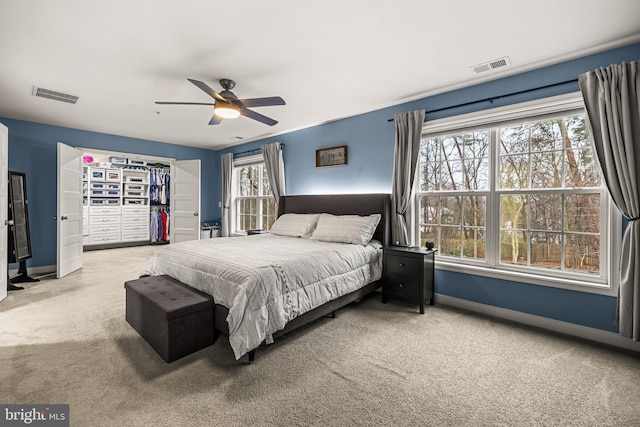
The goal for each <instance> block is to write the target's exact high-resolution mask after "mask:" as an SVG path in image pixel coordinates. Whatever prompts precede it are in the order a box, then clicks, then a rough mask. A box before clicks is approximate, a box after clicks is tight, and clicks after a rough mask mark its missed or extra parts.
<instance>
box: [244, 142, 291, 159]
mask: <svg viewBox="0 0 640 427" xmlns="http://www.w3.org/2000/svg"><path fill="white" fill-rule="evenodd" d="M280 148H284V144H283V143H282V142H281V143H280ZM256 151H260V148H253V149H251V150H246V151H240V152H239V153H233V155H234V156H237V155H239V154H248V153H255V152H256Z"/></svg>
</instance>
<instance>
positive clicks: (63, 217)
mask: <svg viewBox="0 0 640 427" xmlns="http://www.w3.org/2000/svg"><path fill="white" fill-rule="evenodd" d="M65 219H69V217H68V216H64V215H62V216H61V217H60V221H64V220H65Z"/></svg>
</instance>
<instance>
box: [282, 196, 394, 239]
mask: <svg viewBox="0 0 640 427" xmlns="http://www.w3.org/2000/svg"><path fill="white" fill-rule="evenodd" d="M390 203H391V196H390V195H389V194H384V193H380V194H335V195H317V194H316V195H299V196H281V197H280V201H279V202H278V216H280V215H282V214H286V213H330V214H334V215H371V214H374V213H379V214H380V215H382V217H381V218H380V223H379V224H378V228H376V231H375V233H374V234H373V238H374V239H376V240H378V241H380V242H382V244H383V245H385V246H387V245H390V244H391V214H390Z"/></svg>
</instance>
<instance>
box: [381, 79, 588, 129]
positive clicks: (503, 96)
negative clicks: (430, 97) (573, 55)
mask: <svg viewBox="0 0 640 427" xmlns="http://www.w3.org/2000/svg"><path fill="white" fill-rule="evenodd" d="M577 82H578V79H573V80H566V81H564V82H559V83H553V84H550V85H545V86H538V87H534V88H531V89H525V90H520V91H518V92H511V93H507V94H504V95H498V96H492V97H489V98H484V99H478V100H475V101H469V102H463V103H462V104H456V105H450V106H449V107H442V108H436V109H435V110H429V111H425V115H427V114H432V113H438V112H440V111H446V110H452V109H454V108H459V107H466V106H467V105H473V104H480V103H481V102H493V101H495V100H497V99H502V98H508V97H510V96H515V95H522V94H523V93H529V92H535V91H537V90H541V89H547V88H550V87H556V86H562V85H566V84H569V83H577ZM387 121H388V122H392V121H393V119H389V120H387Z"/></svg>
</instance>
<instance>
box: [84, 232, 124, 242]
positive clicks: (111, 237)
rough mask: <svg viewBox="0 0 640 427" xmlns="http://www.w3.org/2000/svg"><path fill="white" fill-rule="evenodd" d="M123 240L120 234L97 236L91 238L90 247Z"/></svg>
mask: <svg viewBox="0 0 640 427" xmlns="http://www.w3.org/2000/svg"><path fill="white" fill-rule="evenodd" d="M120 240H121V237H120V233H112V234H99V235H97V236H89V244H90V245H99V244H101V243H115V242H119V241H120Z"/></svg>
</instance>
